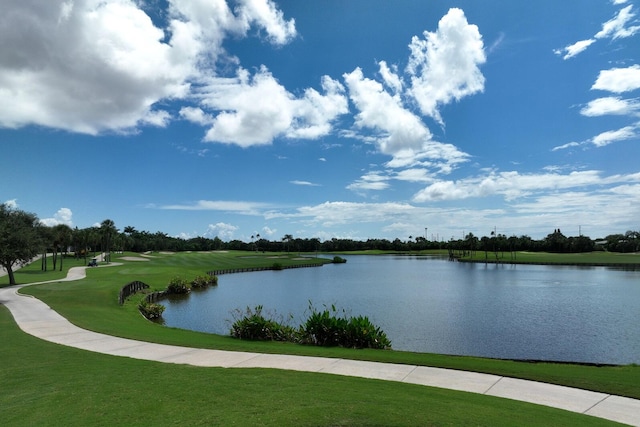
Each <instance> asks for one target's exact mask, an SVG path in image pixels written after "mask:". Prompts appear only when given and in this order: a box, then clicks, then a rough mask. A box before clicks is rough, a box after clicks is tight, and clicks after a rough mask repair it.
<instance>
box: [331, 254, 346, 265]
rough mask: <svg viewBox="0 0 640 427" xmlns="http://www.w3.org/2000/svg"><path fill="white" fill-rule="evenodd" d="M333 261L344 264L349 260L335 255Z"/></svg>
mask: <svg viewBox="0 0 640 427" xmlns="http://www.w3.org/2000/svg"><path fill="white" fill-rule="evenodd" d="M331 262H333V263H334V264H344V263H346V262H347V260H346V259H344V258H342V257H341V256H338V255H336V256H334V257H333V261H331Z"/></svg>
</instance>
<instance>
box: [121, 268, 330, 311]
mask: <svg viewBox="0 0 640 427" xmlns="http://www.w3.org/2000/svg"><path fill="white" fill-rule="evenodd" d="M323 265H324V264H296V265H279V266H277V267H274V266H273V265H270V266H266V267H249V268H226V269H220V270H211V271H208V272H207V274H208V275H209V276H220V275H222V274H233V273H249V272H252V271H267V270H285V269H288V268H307V267H322V266H323ZM149 287H150V286H149V285H147V284H146V283H143V282H140V281H137V280H136V281H134V282H131V283H129V284H127V285H125V286H123V287H122V289H120V294H119V295H118V302H119V303H120V305H122V304H124V301H125V300H126V299H127V298H128V297H129V296H130V295H133V294H135V293H136V292H138V291H140V290H142V289H149ZM166 295H167V291H155V292H152V293H150V294H148V295H147V296H146V297H145V299H146V301H147V302H149V303H152V302H158V301H159V300H161V299H162V298H164V297H165V296H166Z"/></svg>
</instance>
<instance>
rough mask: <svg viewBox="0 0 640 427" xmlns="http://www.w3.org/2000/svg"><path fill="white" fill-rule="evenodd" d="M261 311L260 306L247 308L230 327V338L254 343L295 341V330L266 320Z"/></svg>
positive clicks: (268, 319)
mask: <svg viewBox="0 0 640 427" xmlns="http://www.w3.org/2000/svg"><path fill="white" fill-rule="evenodd" d="M262 309H263V307H262V306H261V305H258V306H257V307H255V308H254V309H251V308H249V307H247V309H246V311H245V313H244V315H242V317H241V318H239V319H237V320H236V321H235V322H234V323H233V325H232V326H231V336H232V337H234V338H239V339H244V340H254V341H295V339H296V338H295V336H296V331H295V329H293V328H292V327H291V326H288V325H285V324H283V323H282V322H278V321H275V320H273V319H270V318H266V317H265V316H264V315H263V314H262Z"/></svg>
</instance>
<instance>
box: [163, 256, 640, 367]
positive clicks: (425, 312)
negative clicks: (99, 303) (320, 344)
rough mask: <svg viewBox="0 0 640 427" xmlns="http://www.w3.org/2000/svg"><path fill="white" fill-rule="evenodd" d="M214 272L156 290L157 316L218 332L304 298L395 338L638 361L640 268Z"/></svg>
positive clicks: (292, 311) (421, 265)
mask: <svg viewBox="0 0 640 427" xmlns="http://www.w3.org/2000/svg"><path fill="white" fill-rule="evenodd" d="M346 258H347V260H348V262H347V263H346V264H328V265H325V266H323V267H315V268H299V269H289V270H283V271H263V272H252V273H239V274H227V275H221V276H219V285H218V286H217V287H213V288H209V289H207V290H204V291H196V292H192V293H191V294H189V295H188V296H186V297H178V298H171V299H165V300H163V301H162V303H163V304H164V305H165V306H166V310H165V312H164V314H163V317H164V320H165V324H166V325H168V326H174V327H179V328H184V329H192V330H197V331H203V332H210V333H216V334H223V335H226V334H228V333H229V329H230V326H231V323H232V321H233V319H234V314H233V311H234V310H236V309H241V310H244V309H245V308H247V307H255V306H257V305H262V306H263V307H264V309H263V313H267V314H273V317H274V318H276V319H277V320H281V321H285V322H290V324H291V325H293V326H298V325H299V324H301V323H302V322H303V321H304V319H306V317H307V316H308V314H309V301H311V302H312V304H313V306H314V307H315V308H316V309H318V310H322V309H324V307H329V308H330V307H331V306H332V305H335V307H336V308H337V309H338V310H340V312H342V310H344V311H345V312H346V314H347V315H349V316H351V315H353V316H357V315H366V316H368V317H369V319H371V321H372V322H373V323H374V324H376V325H377V326H380V327H381V328H382V330H384V331H385V332H386V334H387V336H388V337H389V339H390V340H391V343H392V347H393V349H395V350H407V351H416V352H428V353H443V354H456V355H471V356H482V357H492V358H503V359H527V360H552V361H570V362H586V363H606V364H629V363H640V317H639V315H640V271H630V270H622V269H613V268H604V267H564V266H538V265H506V264H503V265H493V264H488V265H485V264H470V263H458V262H450V261H448V260H446V259H442V258H433V257H411V256H362V255H358V256H348V257H346Z"/></svg>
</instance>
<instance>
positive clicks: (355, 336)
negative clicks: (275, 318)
mask: <svg viewBox="0 0 640 427" xmlns="http://www.w3.org/2000/svg"><path fill="white" fill-rule="evenodd" d="M309 309H310V310H311V315H310V316H309V317H308V318H307V320H306V321H305V322H304V323H303V324H302V326H300V329H299V333H298V334H299V340H300V342H301V343H303V344H313V345H320V346H339V347H348V348H374V349H388V348H391V341H390V340H389V339H388V338H387V335H386V334H385V333H384V332H383V331H382V330H381V329H380V328H379V327H377V326H375V325H374V324H373V323H371V321H370V320H369V318H368V317H366V316H356V317H353V316H351V317H347V316H346V314H345V313H344V312H343V313H342V316H338V315H336V314H337V310H336V308H335V306H333V305H332V306H331V310H329V309H327V308H325V309H324V310H323V311H318V310H316V309H315V308H314V307H313V306H311V305H309Z"/></svg>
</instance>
